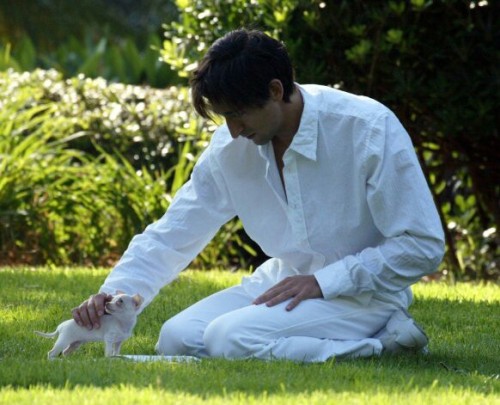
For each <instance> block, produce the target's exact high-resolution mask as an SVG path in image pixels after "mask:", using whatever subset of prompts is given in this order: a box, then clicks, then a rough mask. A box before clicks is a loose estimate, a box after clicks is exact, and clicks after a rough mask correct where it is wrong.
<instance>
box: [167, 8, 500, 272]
mask: <svg viewBox="0 0 500 405" xmlns="http://www.w3.org/2000/svg"><path fill="white" fill-rule="evenodd" d="M490 3H491V4H490ZM177 5H178V7H179V10H180V15H179V20H178V21H174V22H171V23H168V24H166V25H165V30H166V33H165V36H166V39H165V41H164V46H163V51H162V56H163V58H164V60H165V61H166V62H167V63H169V64H170V65H171V66H172V67H173V68H174V69H176V70H177V71H178V72H179V75H180V76H182V77H186V76H188V75H189V73H190V71H192V70H193V69H194V68H195V67H196V61H197V60H198V59H199V58H200V57H201V55H202V54H203V53H204V51H205V50H206V49H207V47H208V46H209V45H210V44H211V43H212V42H213V41H214V40H216V39H217V38H219V37H220V36H222V35H223V34H224V33H226V32H228V31H229V30H231V29H236V28H239V27H240V26H247V27H256V28H260V29H264V30H266V31H267V32H268V33H270V34H271V35H273V36H275V37H276V38H278V39H281V40H283V41H284V42H285V43H286V44H287V47H288V50H289V52H290V54H291V56H292V59H293V60H295V61H296V63H297V66H296V75H297V79H298V81H299V82H314V83H320V84H327V85H333V86H335V87H337V88H341V89H344V90H347V91H350V92H353V93H358V94H364V95H368V96H371V97H373V98H376V99H378V100H380V101H382V102H384V103H385V104H386V105H388V106H389V107H390V108H391V109H392V110H394V111H395V112H396V114H397V115H398V117H399V118H400V120H401V121H402V122H403V124H404V126H405V127H406V128H407V129H408V131H409V132H410V135H411V136H412V138H413V141H414V144H415V146H416V148H417V152H418V155H419V157H420V159H421V163H422V165H423V168H424V171H425V174H426V176H427V178H428V180H429V183H430V184H431V186H432V191H433V193H434V197H435V199H436V202H437V205H438V209H439V212H440V215H441V219H442V223H443V227H444V229H445V232H446V239H447V247H448V249H447V256H446V257H447V259H446V263H445V264H444V266H443V272H448V274H449V275H450V276H454V277H457V278H459V279H470V278H472V279H474V278H477V279H481V278H490V277H493V278H497V277H498V276H499V275H500V235H499V231H498V230H499V229H500V206H499V204H498V201H500V166H499V164H500V163H499V162H500V152H499V151H500V149H499V147H498V145H499V141H500V139H499V138H500V135H499V132H498V117H499V115H498V114H497V113H496V109H497V108H498V105H500V91H499V86H498V85H499V78H500V72H499V69H500V53H499V51H498V47H497V44H498V42H499V39H500V38H499V35H500V30H499V29H498V21H499V20H498V18H495V16H494V9H495V7H494V5H493V2H488V1H481V2H476V1H469V0H443V1H433V0H430V1H423V0H409V1H398V0H392V1H379V0H378V1H371V2H366V1H362V0H354V1H353V0H349V1H347V0H344V1H337V2H326V1H322V0H314V1H309V0H308V1H306V0H283V1H275V0H252V1H250V2H248V1H244V0H230V1H227V2H224V6H222V2H221V1H220V0H195V1H189V2H188V1H184V0H178V1H177Z"/></svg>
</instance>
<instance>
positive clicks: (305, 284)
mask: <svg viewBox="0 0 500 405" xmlns="http://www.w3.org/2000/svg"><path fill="white" fill-rule="evenodd" d="M292 297H293V299H292V300H291V301H290V303H289V304H288V305H287V306H286V310H287V311H291V310H292V309H294V308H295V307H296V306H297V305H299V303H300V302H301V301H302V300H306V299H308V298H323V293H322V292H321V288H320V287H319V284H318V282H317V280H316V277H314V276H293V277H287V278H285V279H284V280H282V281H280V282H279V283H278V284H276V285H275V286H274V287H271V288H270V289H269V290H267V291H266V292H265V293H264V294H262V295H261V296H259V297H257V298H256V299H255V301H254V302H253V303H254V304H256V305H258V304H263V303H265V304H266V305H267V306H268V307H272V306H273V305H276V304H279V303H280V302H283V301H285V300H287V299H289V298H292Z"/></svg>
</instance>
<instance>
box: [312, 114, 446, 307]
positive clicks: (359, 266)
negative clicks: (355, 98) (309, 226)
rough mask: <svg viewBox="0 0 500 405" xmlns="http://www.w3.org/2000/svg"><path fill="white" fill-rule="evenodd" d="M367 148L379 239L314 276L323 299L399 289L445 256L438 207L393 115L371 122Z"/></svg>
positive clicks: (367, 176) (371, 204)
mask: <svg viewBox="0 0 500 405" xmlns="http://www.w3.org/2000/svg"><path fill="white" fill-rule="evenodd" d="M365 150H366V153H365V156H364V157H363V158H362V165H363V172H364V173H365V179H366V199H367V204H368V207H369V210H370V213H371V216H372V218H373V221H374V224H375V226H376V227H377V229H378V230H379V232H380V233H381V234H382V235H383V240H382V243H380V244H379V245H378V246H370V247H366V248H365V249H363V250H362V251H360V252H358V253H357V254H353V255H349V256H347V257H344V258H343V259H341V260H339V261H337V262H334V263H332V264H330V265H328V266H326V267H324V268H322V269H320V270H318V271H317V272H316V273H315V277H316V279H317V280H318V283H319V285H320V288H321V290H322V292H323V296H324V297H325V298H327V299H331V298H334V297H337V296H341V295H343V296H355V295H360V294H362V293H365V292H372V293H373V292H397V291H401V290H403V289H405V288H407V287H408V286H410V285H411V284H413V283H415V282H417V281H418V280H419V279H420V278H421V277H422V276H424V275H426V274H429V273H432V272H434V271H436V269H437V266H438V265H439V263H440V262H441V260H442V258H443V254H444V235H443V229H442V227H441V222H440V219H439V216H438V213H437V210H436V206H435V204H434V201H433V198H432V195H431V192H430V190H429V187H428V185H427V182H426V179H425V177H424V175H423V173H422V170H421V167H420V164H419V162H418V159H417V157H416V154H415V151H414V149H413V145H412V143H411V140H410V137H409V136H408V134H407V132H406V131H405V129H404V128H403V126H402V125H401V123H400V122H399V120H398V119H397V118H396V117H395V116H394V114H392V113H390V112H389V113H384V114H383V115H382V116H380V117H379V118H378V119H377V120H375V123H374V125H373V126H372V128H371V129H370V131H369V134H368V137H367V142H366V149H365Z"/></svg>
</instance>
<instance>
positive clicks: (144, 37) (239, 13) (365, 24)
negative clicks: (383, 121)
mask: <svg viewBox="0 0 500 405" xmlns="http://www.w3.org/2000/svg"><path fill="white" fill-rule="evenodd" d="M498 20H499V19H498V4H497V3H496V2H493V1H484V0H483V1H469V0H467V1H466V0H441V1H437V0H434V1H433V0H427V1H424V0H411V1H410V0H406V1H403V0H400V1H397V0H393V1H377V0H374V1H370V2H367V1H361V0H349V1H347V0H346V1H320V0H313V1H311V0H308V1H305V0H282V1H272V0H254V1H250V2H249V1H246V0H228V1H224V2H221V1H220V0H194V1H186V0H178V1H177V2H173V1H159V0H149V1H141V2H137V1H132V0H121V1H119V0H114V1H99V0H82V1H80V2H78V3H77V4H75V3H72V2H67V1H63V0H37V1H26V0H24V1H17V2H10V1H0V40H1V43H0V70H1V71H2V72H0V92H1V93H0V94H2V96H0V97H1V98H0V107H1V110H0V111H1V112H0V175H1V178H0V227H1V228H0V262H4V263H15V262H31V263H47V262H49V263H56V264H68V263H85V264H94V265H97V264H108V265H109V264H112V263H113V261H114V260H116V258H117V257H118V256H119V255H120V253H121V252H122V251H123V250H124V249H125V247H126V245H127V243H128V240H129V239H130V236H131V235H133V234H134V233H136V232H140V231H141V230H142V229H143V228H144V227H145V226H146V225H147V224H148V223H149V222H151V221H152V220H154V219H155V218H158V217H159V216H160V215H161V214H162V213H163V211H164V210H165V208H166V207H167V206H168V203H169V201H170V199H171V196H172V195H173V194H174V193H175V191H176V189H177V188H178V187H179V185H180V184H182V182H183V181H185V179H186V178H187V177H188V175H189V171H190V169H191V167H192V164H193V162H194V161H195V160H196V157H197V155H198V154H199V153H200V151H201V150H202V148H203V147H204V146H205V145H206V142H207V141H208V139H209V136H210V130H211V128H210V126H211V125H213V123H210V122H204V121H202V120H200V119H199V118H198V117H196V115H195V114H194V113H193V111H192V108H191V107H190V105H189V96H188V92H187V91H186V88H185V86H186V83H187V78H188V77H189V73H190V71H192V69H193V68H194V67H195V66H196V65H195V63H196V60H198V58H199V57H200V56H201V55H202V54H203V53H204V52H205V51H206V49H207V48H208V46H209V45H210V44H211V43H212V42H213V41H214V40H215V39H216V38H218V37H220V36H221V35H223V34H224V33H226V32H227V31H229V30H231V29H234V28H238V27H240V26H247V27H255V28H260V29H264V30H266V31H267V32H268V33H270V34H271V35H273V36H275V37H276V38H279V39H281V40H283V41H284V42H285V43H286V44H287V47H288V49H289V51H290V54H291V56H292V58H293V60H294V61H295V67H296V76H297V81H299V82H301V83H312V82H314V83H320V84H326V85H331V86H335V87H337V88H341V89H343V90H346V91H350V92H353V93H357V94H364V95H367V96H370V97H373V98H375V99H378V100H380V101H382V102H383V103H385V104H386V105H388V106H389V107H390V108H391V109H393V110H394V111H395V112H396V114H397V115H398V117H399V119H400V120H401V121H402V122H403V124H404V125H405V127H406V128H407V129H408V131H409V133H410V135H411V136H412V139H413V141H414V144H415V146H416V150H417V153H418V156H419V158H420V160H421V163H422V166H423V168H424V171H425V173H426V176H427V179H428V181H429V184H430V185H431V188H432V191H433V194H434V197H435V200H436V203H437V206H438V209H439V212H440V216H441V220H442V223H443V227H444V229H445V232H446V240H447V254H446V259H445V262H444V263H443V266H442V268H441V274H442V275H446V276H447V277H450V278H458V279H491V278H494V279H498V276H499V274H500V260H499V235H498V229H499V225H500V204H499V201H500V148H499V137H500V136H499V133H498V119H499V118H498V117H499V116H500V115H499V114H498V106H499V97H500V96H499V94H500V88H499V87H500V86H499V80H500V79H499V78H500V75H499V66H500V57H499V49H498V44H499V29H498ZM36 69H42V70H36ZM50 69H55V70H50ZM22 72H24V73H22ZM34 145H36V146H34ZM255 255H257V257H255ZM261 259H262V257H260V256H259V254H258V250H257V249H256V247H255V246H254V245H253V244H252V243H251V241H249V240H248V239H247V238H246V236H245V234H244V233H243V232H242V230H241V226H240V224H239V223H238V222H236V221H235V222H233V223H231V224H228V225H227V226H226V227H225V228H224V229H223V230H222V231H221V232H220V233H219V234H218V235H217V237H216V239H215V241H214V242H213V243H212V244H211V245H210V246H209V247H208V248H207V249H206V250H205V251H204V252H203V254H202V255H201V257H200V258H199V259H198V260H197V262H196V263H194V265H195V266H198V267H209V266H226V267H229V268H233V267H249V266H252V265H256V264H258V262H259V260H261Z"/></svg>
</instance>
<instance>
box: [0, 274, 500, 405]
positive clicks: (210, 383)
mask: <svg viewBox="0 0 500 405" xmlns="http://www.w3.org/2000/svg"><path fill="white" fill-rule="evenodd" d="M106 274H107V270H104V269H98V270H89V269H87V268H76V269H75V268H72V269H62V268H50V269H49V268H41V269H40V268H39V269H35V268H13V269H0V285H2V295H1V296H0V318H1V319H2V327H1V328H0V358H1V359H2V361H1V362H0V402H1V403H15V404H21V403H22V404H24V403H26V404H32V403H33V402H35V403H42V404H43V403H51V404H59V403H60V404H79V403H87V402H89V398H91V401H92V402H94V403H109V404H132V403H141V404H142V403H146V404H148V403H151V404H153V403H154V404H157V403H168V404H170V403H172V404H174V403H179V402H180V401H184V402H186V403H189V404H231V405H232V404H237V405H240V404H241V405H243V404H277V405H282V404H283V405H286V404H291V403H304V404H318V405H319V404H321V405H323V404H338V403H341V404H344V403H346V404H354V403H355V404H370V405H372V404H380V405H382V404H404V403H416V404H418V403H425V404H442V403H450V404H451V403H452V404H495V403H498V400H499V395H500V384H499V378H498V357H499V356H500V353H499V351H500V344H499V341H498V338H499V337H498V333H497V334H495V331H496V330H498V326H499V325H498V321H499V320H498V318H495V317H493V318H492V317H491V314H492V313H496V312H498V308H499V305H500V289H499V287H498V286H495V285H493V284H488V285H484V284H483V285H473V284H472V283H466V284H465V283H457V284H456V285H454V286H449V285H446V284H443V283H428V284H417V285H416V286H415V298H416V301H415V305H414V306H413V307H412V308H411V311H412V314H413V315H414V316H415V317H416V319H418V321H419V322H420V323H421V324H423V326H424V327H425V329H426V331H427V333H428V334H429V336H430V339H431V346H430V354H429V355H428V356H418V355H402V356H385V357H380V358H372V359H359V360H353V361H335V360H334V359H332V360H330V361H328V362H326V363H323V364H301V363H294V362H287V361H271V362H263V361H257V360H243V361H227V360H224V359H203V360H202V361H201V362H199V363H194V364H193V363H190V364H181V363H165V362H160V363H130V362H126V361H124V360H119V359H111V360H110V359H105V358H102V354H103V346H102V344H100V343H89V344H86V345H84V346H82V347H81V348H80V349H79V350H78V351H77V352H75V353H74V354H73V355H71V356H70V357H68V358H67V359H65V360H60V361H51V362H48V361H47V360H46V353H47V351H48V350H49V349H50V347H51V345H52V344H53V341H50V340H46V339H43V338H41V337H39V336H36V335H35V334H34V333H33V332H32V331H33V330H44V331H49V330H53V329H54V328H55V326H56V325H57V324H58V323H60V322H61V321H62V320H64V319H68V318H69V317H70V316H71V315H70V309H71V308H73V307H75V306H76V305H78V304H79V303H80V302H81V301H82V300H83V299H85V298H86V297H88V296H89V294H92V293H94V292H95V291H96V290H97V289H98V288H99V286H100V285H101V284H102V282H103V280H104V278H105V276H106ZM243 275H244V274H243V273H235V274H232V273H228V272H227V271H211V272H186V273H183V274H181V276H180V278H179V279H178V280H177V281H175V282H174V283H172V284H170V285H169V286H167V287H165V288H164V289H163V290H162V291H161V293H160V294H159V295H158V296H157V297H156V299H155V300H154V301H153V302H152V303H151V304H150V305H149V306H148V307H147V308H146V309H145V310H144V311H143V312H142V313H141V315H140V316H139V318H138V322H137V325H136V328H135V330H134V334H133V336H132V337H131V338H130V339H128V340H127V341H126V342H125V343H124V345H123V349H122V353H123V354H153V353H154V345H155V343H156V340H157V338H158V333H159V331H160V328H161V325H162V324H163V322H164V321H165V320H167V319H168V318H170V317H171V316H173V315H175V314H176V313H178V312H179V311H181V310H182V309H184V308H186V307H188V306H189V305H191V304H192V303H194V302H196V301H198V300H200V299H202V298H203V297H205V296H207V295H209V294H212V293H214V292H216V291H218V290H220V289H222V288H227V287H229V286H231V285H234V284H235V283H238V281H239V279H240V278H241V276H243ZM495 325H496V326H495Z"/></svg>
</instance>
